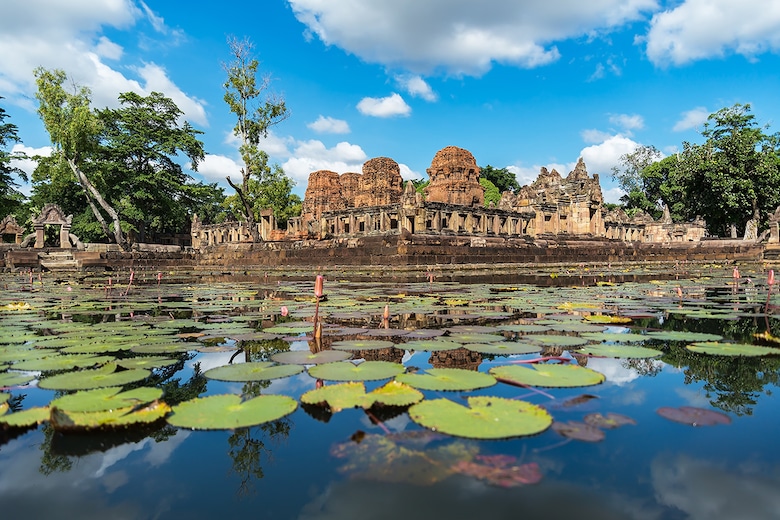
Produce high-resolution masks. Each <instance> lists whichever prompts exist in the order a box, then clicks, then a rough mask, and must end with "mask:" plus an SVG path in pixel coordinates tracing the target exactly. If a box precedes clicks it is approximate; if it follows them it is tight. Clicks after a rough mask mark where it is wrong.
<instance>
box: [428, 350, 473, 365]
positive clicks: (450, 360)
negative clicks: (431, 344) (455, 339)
mask: <svg viewBox="0 0 780 520" xmlns="http://www.w3.org/2000/svg"><path fill="white" fill-rule="evenodd" d="M428 363H430V364H431V366H432V367H433V368H463V369H465V370H474V371H477V370H478V369H479V365H480V363H482V354H480V353H479V352H473V351H471V350H468V349H465V348H458V349H455V350H440V351H437V352H431V357H430V358H429V359H428Z"/></svg>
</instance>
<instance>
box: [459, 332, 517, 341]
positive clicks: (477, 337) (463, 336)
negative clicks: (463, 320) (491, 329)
mask: <svg viewBox="0 0 780 520" xmlns="http://www.w3.org/2000/svg"><path fill="white" fill-rule="evenodd" d="M505 339H506V338H505V337H504V336H500V335H498V334H481V333H476V332H473V333H457V334H450V335H449V336H448V337H447V340H449V341H454V342H455V343H460V344H464V343H495V342H497V341H504V340H505Z"/></svg>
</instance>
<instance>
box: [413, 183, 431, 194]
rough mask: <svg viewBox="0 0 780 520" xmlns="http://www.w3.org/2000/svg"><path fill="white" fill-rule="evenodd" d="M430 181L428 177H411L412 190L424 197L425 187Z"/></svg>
mask: <svg viewBox="0 0 780 520" xmlns="http://www.w3.org/2000/svg"><path fill="white" fill-rule="evenodd" d="M430 183H431V180H430V179H412V184H413V185H414V190H415V191H416V192H417V193H419V194H420V195H422V196H423V198H425V188H427V187H428V185H429V184H430Z"/></svg>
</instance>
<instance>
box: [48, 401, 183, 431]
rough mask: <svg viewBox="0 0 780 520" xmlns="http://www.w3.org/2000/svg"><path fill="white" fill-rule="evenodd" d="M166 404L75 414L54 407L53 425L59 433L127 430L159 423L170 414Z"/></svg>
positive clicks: (52, 412) (153, 403)
mask: <svg viewBox="0 0 780 520" xmlns="http://www.w3.org/2000/svg"><path fill="white" fill-rule="evenodd" d="M170 411H171V407H170V406H169V405H167V404H166V403H163V402H160V401H154V402H152V403H149V404H148V405H146V406H143V407H141V408H139V407H137V406H128V407H125V408H117V409H110V410H102V411H98V412H73V411H66V410H62V409H59V408H54V407H52V409H51V418H50V421H51V424H52V426H53V427H54V429H55V430H57V431H88V430H97V429H116V428H126V427H129V426H133V425H137V424H149V423H153V422H155V421H159V420H160V419H162V418H163V417H165V416H166V415H167V414H168V413H170Z"/></svg>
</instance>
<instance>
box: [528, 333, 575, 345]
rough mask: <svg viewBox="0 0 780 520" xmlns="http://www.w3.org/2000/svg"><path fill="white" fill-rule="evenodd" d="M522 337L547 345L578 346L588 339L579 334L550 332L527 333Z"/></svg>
mask: <svg viewBox="0 0 780 520" xmlns="http://www.w3.org/2000/svg"><path fill="white" fill-rule="evenodd" d="M523 339H526V340H528V341H533V342H536V343H541V344H542V345H546V346H548V347H579V346H581V345H585V344H586V343H588V340H586V339H583V338H580V337H579V336H558V335H552V334H528V335H526V336H523Z"/></svg>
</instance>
